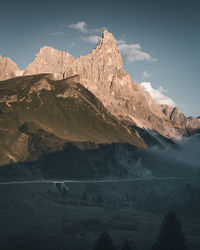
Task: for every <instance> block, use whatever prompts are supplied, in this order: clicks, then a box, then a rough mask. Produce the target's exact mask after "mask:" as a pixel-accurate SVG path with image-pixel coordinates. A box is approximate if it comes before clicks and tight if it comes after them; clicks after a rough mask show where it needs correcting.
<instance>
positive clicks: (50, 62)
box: [24, 30, 200, 139]
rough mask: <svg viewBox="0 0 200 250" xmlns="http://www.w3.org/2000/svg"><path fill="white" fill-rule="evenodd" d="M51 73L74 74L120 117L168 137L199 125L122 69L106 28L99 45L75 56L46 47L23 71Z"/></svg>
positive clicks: (28, 72) (116, 49)
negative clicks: (159, 101) (155, 97)
mask: <svg viewBox="0 0 200 250" xmlns="http://www.w3.org/2000/svg"><path fill="white" fill-rule="evenodd" d="M40 73H52V74H53V75H54V77H55V78H56V79H63V78H67V77H71V76H74V75H79V76H80V82H81V84H82V85H84V86H85V87H86V88H88V89H89V90H90V91H91V92H92V93H93V94H95V95H96V96H97V97H98V98H99V99H100V100H101V101H102V102H103V104H104V106H105V107H106V108H107V109H108V110H109V111H110V112H111V113H112V114H113V115H115V116H117V117H118V118H119V119H121V120H123V121H124V122H127V123H128V124H136V125H137V126H139V127H142V128H145V129H147V130H154V131H157V132H158V133H159V134H161V135H164V136H165V137H168V138H172V139H177V138H180V136H181V135H183V134H187V129H188V128H189V129H197V128H200V119H198V118H194V117H193V118H189V119H188V118H186V117H185V116H184V115H183V114H180V113H179V112H178V109H177V108H172V107H169V106H166V105H157V104H155V103H154V101H153V100H152V98H151V96H150V95H149V93H147V92H144V91H143V90H142V88H141V87H140V85H139V84H138V83H137V82H134V81H132V79H131V77H130V75H129V74H127V73H126V72H125V71H124V69H123V62H122V58H121V54H120V52H119V50H118V48H117V45H116V42H115V39H114V37H113V35H112V34H111V33H109V32H108V31H106V30H105V31H104V33H103V36H102V37H101V38H99V41H98V45H97V47H96V48H95V49H94V50H92V51H91V53H90V54H88V55H86V56H80V57H79V58H77V59H75V58H74V57H73V56H71V55H70V54H69V53H67V52H62V51H59V50H56V49H53V48H51V47H43V48H41V49H40V52H39V53H38V54H37V55H36V58H35V60H34V61H33V62H32V63H31V64H30V65H28V67H27V68H26V70H25V71H24V75H32V74H40Z"/></svg>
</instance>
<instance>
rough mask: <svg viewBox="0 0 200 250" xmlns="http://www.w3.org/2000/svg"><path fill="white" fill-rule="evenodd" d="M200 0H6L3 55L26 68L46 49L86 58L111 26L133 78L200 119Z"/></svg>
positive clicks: (0, 21)
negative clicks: (100, 36) (98, 38)
mask: <svg viewBox="0 0 200 250" xmlns="http://www.w3.org/2000/svg"><path fill="white" fill-rule="evenodd" d="M198 2H199V1H194V0H190V1H184V0H182V1H181V0H179V1H178V0H174V1H170V0H168V1H167V0H164V1H162V0H160V1H153V0H146V1H144V0H138V1H134V0H132V1H126V0H123V1H108V0H106V1H105V0H100V1H99V0H98V1H95V0H93V1H76V0H73V1H67V0H65V1H62V0H57V1H50V0H49V1H46V0H44V1H42V0H40V1H37V0H35V1H20V0H19V1H8V0H7V1H4V2H1V5H0V10H1V15H0V54H1V55H2V56H8V57H11V58H12V59H13V60H14V61H15V62H16V63H17V64H18V65H19V67H20V68H21V69H24V68H25V67H26V66H27V65H28V64H29V63H30V62H31V61H32V60H33V59H34V56H35V54H36V53H37V52H38V51H39V49H40V47H42V46H44V45H48V46H52V47H54V48H57V49H60V50H64V51H68V52H69V53H70V54H72V55H73V56H74V57H78V56H79V55H86V54H87V53H89V52H90V51H91V50H92V49H93V48H94V47H95V43H94V42H95V41H96V36H99V35H101V33H102V29H103V28H104V27H106V28H107V29H108V30H109V31H110V32H112V33H113V35H114V36H115V38H116V39H117V40H118V45H119V47H120V49H121V51H122V54H123V60H124V65H125V69H126V71H127V72H128V73H130V74H131V76H132V78H133V80H136V81H138V82H139V83H141V82H146V86H147V87H148V88H149V87H150V88H152V89H153V90H154V93H155V89H156V90H157V91H158V92H160V93H161V94H163V95H167V96H169V97H170V98H171V99H172V100H171V101H172V102H174V103H176V104H177V105H178V106H179V107H180V110H181V111H182V112H184V113H185V114H186V115H188V116H189V115H195V116H200V99H199V93H200V81H199V73H200V72H199V71H200V63H199V58H200V51H199V45H200V3H198ZM77 23H79V24H78V25H72V24H77Z"/></svg>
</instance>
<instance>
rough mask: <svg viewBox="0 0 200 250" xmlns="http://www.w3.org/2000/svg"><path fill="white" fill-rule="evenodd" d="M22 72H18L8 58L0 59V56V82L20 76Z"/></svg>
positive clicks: (16, 67)
mask: <svg viewBox="0 0 200 250" xmlns="http://www.w3.org/2000/svg"><path fill="white" fill-rule="evenodd" d="M22 74H23V72H22V71H20V69H19V68H18V66H17V64H16V63H15V62H14V61H12V60H11V59H10V58H8V57H4V58H3V57H2V56H1V55H0V81H3V80H7V79H9V78H12V77H15V76H20V75H22Z"/></svg>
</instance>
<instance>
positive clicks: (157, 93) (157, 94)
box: [140, 82, 176, 107]
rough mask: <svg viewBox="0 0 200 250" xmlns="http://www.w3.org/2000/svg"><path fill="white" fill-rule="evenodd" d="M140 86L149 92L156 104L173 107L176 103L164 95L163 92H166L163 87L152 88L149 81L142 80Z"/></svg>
mask: <svg viewBox="0 0 200 250" xmlns="http://www.w3.org/2000/svg"><path fill="white" fill-rule="evenodd" d="M140 85H141V87H142V88H143V90H145V91H147V92H149V93H150V95H151V97H152V99H153V100H154V101H155V103H157V104H167V105H169V106H172V107H175V106H176V103H175V102H174V101H173V100H172V99H171V98H169V97H168V96H166V95H164V94H163V93H166V92H167V90H166V89H163V88H162V87H159V88H158V89H154V88H153V87H152V86H151V83H150V82H142V83H141V84H140Z"/></svg>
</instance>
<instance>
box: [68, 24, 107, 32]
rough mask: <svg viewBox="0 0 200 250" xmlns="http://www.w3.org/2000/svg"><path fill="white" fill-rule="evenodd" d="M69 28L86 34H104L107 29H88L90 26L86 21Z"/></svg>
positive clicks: (71, 25)
mask: <svg viewBox="0 0 200 250" xmlns="http://www.w3.org/2000/svg"><path fill="white" fill-rule="evenodd" d="M69 27H70V28H71V29H74V30H77V31H80V32H82V33H84V34H95V33H102V32H103V31H104V29H106V28H105V27H102V28H96V29H88V25H87V23H86V22H84V21H81V22H78V23H74V24H70V25H69Z"/></svg>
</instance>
